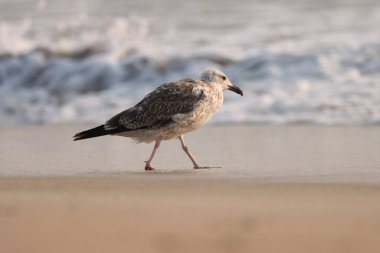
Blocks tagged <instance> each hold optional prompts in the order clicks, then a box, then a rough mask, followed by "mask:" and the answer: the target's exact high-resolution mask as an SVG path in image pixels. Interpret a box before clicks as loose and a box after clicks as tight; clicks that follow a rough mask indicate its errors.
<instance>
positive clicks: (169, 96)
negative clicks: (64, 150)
mask: <svg viewBox="0 0 380 253" xmlns="http://www.w3.org/2000/svg"><path fill="white" fill-rule="evenodd" d="M224 90H231V91H233V92H236V93H237V94H240V95H241V96H243V91H242V90H241V89H240V88H239V87H237V86H236V85H233V84H232V83H231V82H230V81H229V79H228V78H227V76H226V75H225V74H224V73H223V72H221V71H219V70H216V69H208V70H206V71H204V72H203V73H202V75H201V78H200V79H193V78H186V79H182V80H178V81H175V82H169V83H164V84H162V85H160V86H159V87H158V88H156V89H155V90H154V91H152V92H151V93H149V94H148V95H146V96H145V97H144V98H143V99H142V100H141V101H140V102H139V103H138V104H136V105H135V106H134V107H132V108H129V109H127V110H125V111H122V112H121V113H119V114H117V115H115V116H113V117H112V118H110V119H109V120H108V121H106V122H105V123H104V124H103V125H100V126H98V127H95V128H92V129H89V130H86V131H83V132H79V133H77V134H75V135H74V137H73V138H74V141H77V140H83V139H89V138H94V137H98V136H103V135H118V136H124V137H130V138H132V139H134V140H135V141H137V142H138V143H141V142H144V143H151V142H155V144H154V148H153V151H152V153H151V155H150V157H149V158H148V160H147V161H145V170H154V168H153V167H152V166H151V163H152V161H153V158H154V156H155V154H156V152H157V149H158V148H159V147H160V143H161V141H163V140H170V139H174V138H178V139H179V140H180V142H181V145H182V149H183V150H184V151H185V153H186V154H187V155H188V157H189V158H190V160H191V162H192V163H193V165H194V169H204V168H209V167H202V166H199V164H198V162H197V161H196V160H195V158H194V156H193V155H192V154H191V152H190V149H189V147H188V146H187V145H186V143H185V139H184V134H186V133H188V132H191V131H194V130H196V129H198V128H200V127H202V126H203V125H205V124H206V123H207V121H208V120H209V119H210V118H211V117H212V116H213V115H214V114H215V113H217V112H218V111H219V110H220V109H221V107H222V104H223V91H224Z"/></svg>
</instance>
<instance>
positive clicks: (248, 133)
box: [0, 126, 380, 253]
mask: <svg viewBox="0 0 380 253" xmlns="http://www.w3.org/2000/svg"><path fill="white" fill-rule="evenodd" d="M82 128H86V126H84V127H81V126H79V127H78V126H53V127H38V126H35V127H21V126H13V127H10V126H2V127H0V130H1V131H0V132H1V135H0V172H1V174H2V176H1V177H0V252H1V253H3V252H4V253H9V252H10V253H13V252H15V253H24V252H25V253H34V252H36V253H37V252H38V253H40V252H54V253H59V252H70V253H72V252H133V253H135V252H136V253H140V252H141V253H143V252H164V253H167V252H168V253H170V252H211V253H212V252H291V253H297V252H302V253H303V252H318V253H320V252H344V253H347V252H378V251H379V249H380V239H379V235H380V180H379V179H380V176H379V175H380V158H379V155H378V154H379V153H380V139H379V137H380V135H379V133H380V131H379V130H380V128H379V127H303V126H298V127H265V126H262V127H250V126H240V127H226V126H219V127H208V128H205V129H203V130H201V131H199V133H195V134H192V135H191V136H190V137H189V144H190V145H191V146H192V147H193V149H194V152H193V153H195V155H196V156H197V157H198V159H199V160H200V161H201V162H203V164H205V163H207V164H205V165H215V166H218V165H221V166H222V168H219V169H211V170H202V171H194V170H192V169H191V163H190V162H189V161H187V159H186V157H185V155H183V154H182V153H181V150H180V149H178V147H179V144H178V143H176V142H175V143H172V144H170V142H168V143H164V145H163V148H162V150H160V153H159V154H158V157H157V160H156V162H155V164H154V165H156V166H157V167H159V168H160V169H159V170H158V171H155V172H153V173H145V172H144V171H143V170H142V169H143V163H142V162H141V161H143V160H144V158H145V157H146V155H147V153H146V152H148V153H149V151H150V149H151V146H150V145H137V146H135V145H134V144H130V141H128V140H127V139H122V138H116V137H109V138H101V139H98V140H91V141H87V142H76V143H74V142H71V140H70V136H71V135H72V133H75V132H76V131H77V130H81V129H82ZM221 137H224V138H223V139H222V140H221ZM174 154H175V155H174Z"/></svg>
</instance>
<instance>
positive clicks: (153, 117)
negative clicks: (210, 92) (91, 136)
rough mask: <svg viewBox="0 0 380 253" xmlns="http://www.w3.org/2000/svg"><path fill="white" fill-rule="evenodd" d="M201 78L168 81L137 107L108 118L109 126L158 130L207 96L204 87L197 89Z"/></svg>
mask: <svg viewBox="0 0 380 253" xmlns="http://www.w3.org/2000/svg"><path fill="white" fill-rule="evenodd" d="M201 83H203V81H201V80H194V79H190V78H188V79H183V80H179V81H177V82H171V83H165V84H162V85H161V86H159V87H158V88H157V89H155V90H154V91H153V92H151V93H149V94H148V95H146V96H145V97H144V98H143V100H141V101H140V102H139V103H138V104H136V105H135V106H134V107H132V108H130V109H127V110H125V111H123V112H121V113H119V114H117V115H115V116H114V117H112V118H111V119H110V120H108V121H107V122H106V124H105V127H106V129H112V128H118V127H120V126H123V127H125V128H127V129H129V130H139V129H156V128H159V127H162V126H163V125H167V124H170V123H172V122H173V119H172V117H173V116H174V115H176V114H187V113H189V112H191V111H192V110H193V109H194V107H195V105H196V104H197V103H198V102H199V101H201V100H202V99H204V97H205V94H204V92H203V90H202V89H201V88H200V89H196V92H194V91H195V89H194V88H198V86H199V84H201Z"/></svg>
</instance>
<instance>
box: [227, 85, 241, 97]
mask: <svg viewBox="0 0 380 253" xmlns="http://www.w3.org/2000/svg"><path fill="white" fill-rule="evenodd" d="M228 89H229V90H231V91H233V92H236V93H237V94H240V96H243V91H242V90H241V89H240V88H239V87H237V86H236V85H233V84H231V85H230V86H228Z"/></svg>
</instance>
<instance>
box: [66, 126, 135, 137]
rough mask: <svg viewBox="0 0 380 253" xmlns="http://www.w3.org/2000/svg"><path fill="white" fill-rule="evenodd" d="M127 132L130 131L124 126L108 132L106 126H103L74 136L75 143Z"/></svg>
mask: <svg viewBox="0 0 380 253" xmlns="http://www.w3.org/2000/svg"><path fill="white" fill-rule="evenodd" d="M125 131H128V129H127V128H125V127H122V126H120V127H118V128H113V129H110V130H106V129H105V128H104V125H101V126H98V127H94V128H92V129H89V130H86V131H83V132H79V133H77V134H76V135H74V137H73V138H74V141H79V140H83V139H89V138H94V137H99V136H103V135H108V134H115V133H120V132H125Z"/></svg>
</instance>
